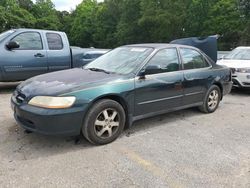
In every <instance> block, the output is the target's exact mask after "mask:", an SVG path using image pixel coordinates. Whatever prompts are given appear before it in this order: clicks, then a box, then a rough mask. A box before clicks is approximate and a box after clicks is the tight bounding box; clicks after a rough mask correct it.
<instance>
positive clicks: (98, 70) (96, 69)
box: [88, 68, 110, 74]
mask: <svg viewBox="0 0 250 188" xmlns="http://www.w3.org/2000/svg"><path fill="white" fill-rule="evenodd" d="M88 70H91V71H95V72H104V73H106V74H110V72H109V71H106V70H104V69H99V68H89V69H88Z"/></svg>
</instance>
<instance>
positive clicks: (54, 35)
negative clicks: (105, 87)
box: [0, 29, 108, 82]
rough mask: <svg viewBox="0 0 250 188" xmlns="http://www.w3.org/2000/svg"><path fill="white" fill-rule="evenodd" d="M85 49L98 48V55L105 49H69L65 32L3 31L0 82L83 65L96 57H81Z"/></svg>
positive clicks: (0, 50)
mask: <svg viewBox="0 0 250 188" xmlns="http://www.w3.org/2000/svg"><path fill="white" fill-rule="evenodd" d="M87 51H91V52H92V53H93V54H95V51H97V53H96V54H98V55H97V56H98V57H99V56H100V55H103V54H104V53H105V52H107V51H108V50H101V49H94V48H89V49H82V48H70V46H69V41H68V38H67V35H66V34H65V33H64V32H57V31H48V30H36V29H13V30H9V31H6V32H4V33H2V34H0V82H9V81H21V80H25V79H28V78H31V77H33V76H36V75H40V74H44V73H48V72H53V71H59V70H64V69H71V68H74V67H80V66H83V65H86V64H87V63H89V62H90V61H92V60H94V59H95V58H92V59H89V60H88V61H86V60H84V54H85V53H86V52H87ZM100 51H101V52H102V54H100ZM97 56H96V57H97Z"/></svg>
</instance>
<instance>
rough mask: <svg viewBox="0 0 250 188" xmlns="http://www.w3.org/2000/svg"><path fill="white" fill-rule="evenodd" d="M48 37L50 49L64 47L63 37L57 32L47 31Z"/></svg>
mask: <svg viewBox="0 0 250 188" xmlns="http://www.w3.org/2000/svg"><path fill="white" fill-rule="evenodd" d="M46 38H47V41H48V46H49V50H61V49H63V42H62V38H61V36H60V35H59V34H57V33H47V34H46Z"/></svg>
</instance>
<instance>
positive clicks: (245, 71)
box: [235, 68, 250, 73]
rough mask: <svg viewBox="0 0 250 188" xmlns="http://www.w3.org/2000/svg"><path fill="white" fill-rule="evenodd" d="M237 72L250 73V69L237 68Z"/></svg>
mask: <svg viewBox="0 0 250 188" xmlns="http://www.w3.org/2000/svg"><path fill="white" fill-rule="evenodd" d="M235 71H236V72H241V73H250V68H237V69H235Z"/></svg>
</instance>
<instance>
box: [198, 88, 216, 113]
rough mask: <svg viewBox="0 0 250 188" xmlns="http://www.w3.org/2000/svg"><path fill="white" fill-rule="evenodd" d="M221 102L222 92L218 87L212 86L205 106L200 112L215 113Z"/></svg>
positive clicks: (201, 107) (205, 100) (204, 103)
mask: <svg viewBox="0 0 250 188" xmlns="http://www.w3.org/2000/svg"><path fill="white" fill-rule="evenodd" d="M220 100H221V90H220V88H219V87H218V86H216V85H212V86H211V87H210V89H209V90H208V91H207V94H206V96H205V98H204V102H203V105H202V106H200V107H199V110H200V111H201V112H203V113H213V112H215V111H216V110H217V108H218V106H219V104H220Z"/></svg>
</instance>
